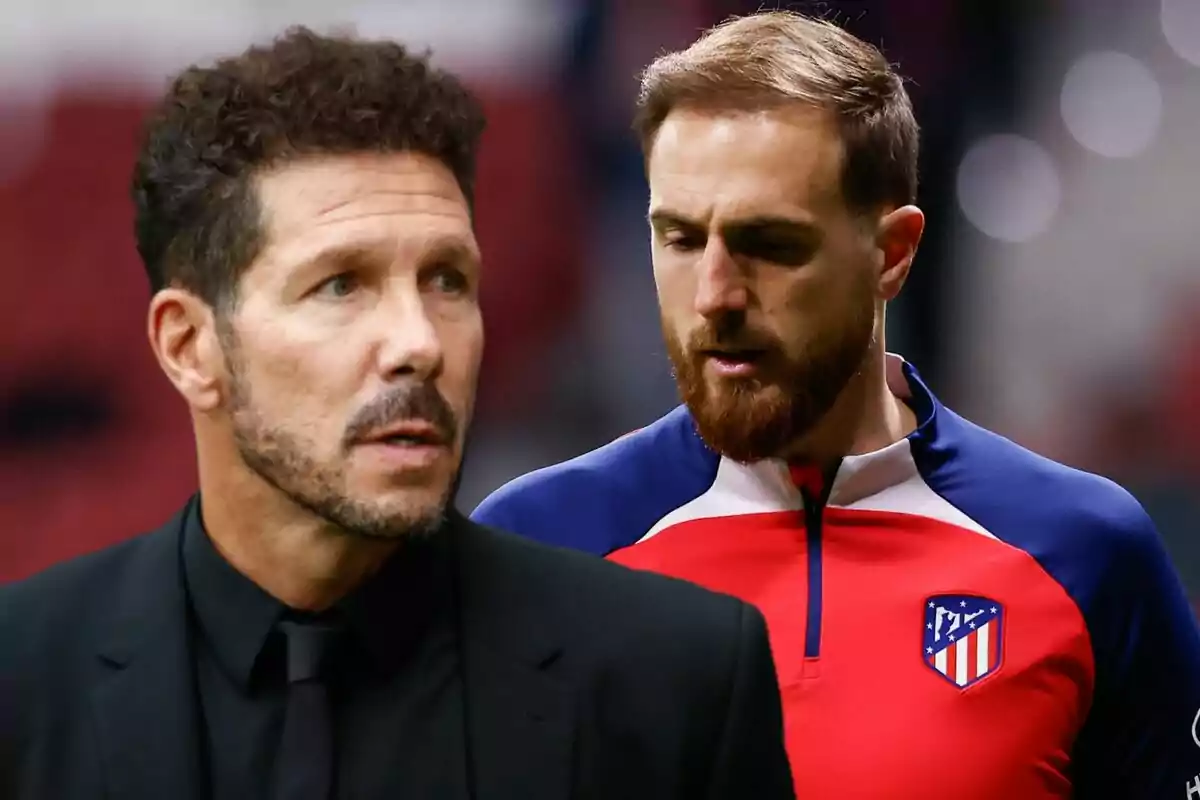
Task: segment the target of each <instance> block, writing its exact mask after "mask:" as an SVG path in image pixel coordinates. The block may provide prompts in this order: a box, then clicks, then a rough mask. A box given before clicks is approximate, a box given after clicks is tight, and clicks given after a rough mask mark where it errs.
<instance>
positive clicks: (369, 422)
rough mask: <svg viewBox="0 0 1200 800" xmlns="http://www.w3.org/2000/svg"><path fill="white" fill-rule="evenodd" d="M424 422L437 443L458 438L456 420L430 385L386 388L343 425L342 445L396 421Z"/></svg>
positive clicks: (353, 441) (440, 396) (356, 440)
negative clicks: (429, 426) (347, 423)
mask: <svg viewBox="0 0 1200 800" xmlns="http://www.w3.org/2000/svg"><path fill="white" fill-rule="evenodd" d="M414 421H419V422H424V423H426V424H428V425H431V426H432V427H433V428H434V430H435V431H436V432H437V437H438V439H439V440H440V441H439V442H438V443H439V444H450V443H451V442H453V441H454V440H455V439H456V438H457V437H458V417H457V416H456V415H455V413H454V409H452V408H451V407H450V404H449V403H448V402H446V398H445V397H443V396H442V393H441V392H439V391H438V389H437V387H436V386H434V385H433V384H432V383H415V384H406V385H402V386H397V387H395V388H392V389H389V390H388V391H386V392H384V393H383V394H381V395H380V396H379V397H377V398H375V399H374V400H372V401H371V402H370V403H369V404H367V405H365V406H363V407H362V408H361V409H359V410H358V412H357V413H355V415H354V417H353V418H352V419H351V420H350V424H349V425H347V426H346V435H345V440H344V441H345V443H346V444H347V445H352V444H355V443H357V442H361V441H363V440H364V439H366V438H368V437H370V436H371V435H372V434H374V433H375V432H376V431H379V430H381V429H383V428H386V427H388V426H390V425H395V424H396V423H398V422H414Z"/></svg>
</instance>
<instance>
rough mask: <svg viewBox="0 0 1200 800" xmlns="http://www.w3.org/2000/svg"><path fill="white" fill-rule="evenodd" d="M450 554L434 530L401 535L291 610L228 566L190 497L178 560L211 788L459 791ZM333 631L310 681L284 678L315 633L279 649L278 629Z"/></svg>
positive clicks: (236, 794) (461, 759)
mask: <svg viewBox="0 0 1200 800" xmlns="http://www.w3.org/2000/svg"><path fill="white" fill-rule="evenodd" d="M452 558H453V556H452V554H451V552H450V543H449V542H448V540H447V538H446V537H444V536H440V537H439V536H437V535H434V536H431V537H429V538H422V539H415V540H412V541H409V542H406V543H405V546H404V547H402V548H401V549H400V550H398V551H397V552H396V554H395V555H394V556H393V557H392V558H391V559H389V560H388V562H387V563H386V564H385V565H384V566H383V567H382V569H380V571H379V572H378V573H377V574H376V575H374V576H373V577H371V578H370V579H369V580H368V581H367V582H366V583H364V584H363V585H362V586H361V587H359V588H358V589H357V590H355V591H354V592H352V593H351V594H350V595H348V596H347V597H345V598H344V599H343V600H342V601H340V602H339V603H337V604H336V605H335V606H334V607H333V608H332V609H330V610H328V611H326V612H323V613H322V614H319V615H314V614H308V613H302V612H298V611H295V610H292V609H288V608H286V607H285V606H284V605H283V604H282V603H280V602H279V601H278V600H276V599H275V598H273V597H271V596H270V595H268V594H267V593H266V592H264V591H263V590H262V589H260V588H259V587H258V586H257V585H256V584H255V583H254V582H252V581H251V580H249V579H248V578H247V577H245V576H244V575H242V574H241V573H240V572H238V571H237V570H236V569H234V568H233V567H232V566H231V565H230V564H229V562H228V561H226V560H225V558H224V557H223V556H222V555H221V554H220V552H218V550H217V548H216V546H215V545H214V544H213V542H212V540H211V539H210V538H209V536H208V534H207V532H206V531H205V528H204V523H203V518H202V516H201V514H200V512H199V508H198V507H196V508H193V510H192V511H191V513H189V514H188V515H187V516H186V518H185V521H184V533H183V567H184V573H185V576H186V594H187V599H188V602H189V605H190V607H191V609H192V616H193V620H194V625H193V627H194V630H193V635H192V640H193V647H192V649H193V653H194V661H195V669H196V681H197V688H198V690H199V695H200V706H201V710H202V715H201V716H202V720H203V725H202V730H203V748H202V749H203V756H202V762H203V766H204V777H205V783H206V785H207V787H208V789H209V791H211V796H213V797H217V798H222V799H223V798H238V799H240V798H248V799H250V798H252V799H253V800H263V798H270V799H271V800H274V798H276V797H281V798H282V797H284V796H286V795H280V794H278V793H279V792H282V791H285V789H286V787H290V786H293V785H294V786H296V787H303V788H298V790H302V791H307V790H311V789H312V787H311V786H310V785H309V784H311V782H312V781H316V782H317V783H318V785H320V786H322V787H324V786H325V785H326V784H329V785H331V786H332V787H333V788H332V789H328V790H324V791H327V794H316V795H312V796H314V797H320V798H322V800H326V798H329V799H330V800H334V799H335V798H340V797H363V796H366V797H370V796H372V795H370V794H369V792H370V791H376V790H381V789H382V787H403V786H434V787H440V788H438V789H436V790H437V791H441V792H449V793H450V794H447V795H446V796H447V797H451V798H453V797H454V796H455V795H454V794H453V792H454V791H455V788H454V787H459V788H460V789H462V790H463V791H465V778H463V777H462V774H463V772H464V770H465V756H463V755H462V754H461V753H460V754H459V755H458V756H457V757H454V755H453V754H454V753H455V752H457V750H458V749H461V748H462V746H463V745H462V742H463V740H464V737H465V733H464V731H463V710H462V702H463V701H462V675H461V668H460V666H461V664H460V658H459V653H458V641H457V614H456V611H455V607H456V606H455V604H456V599H455V595H454V581H453V579H452V570H451V567H450V563H451V561H452ZM333 629H336V632H335V633H333V635H332V638H331V639H330V640H329V641H324V642H322V643H321V648H322V653H321V664H320V665H319V666H320V667H321V674H322V681H321V682H320V685H319V686H318V685H311V684H305V685H297V684H295V683H293V682H292V681H293V680H294V679H295V673H294V669H295V668H296V667H298V666H299V664H298V663H297V662H295V661H294V659H295V658H297V657H299V656H300V655H301V654H302V653H305V652H307V653H308V654H309V655H310V656H315V655H316V654H315V653H313V652H312V651H311V648H313V647H315V646H316V643H315V642H314V641H305V642H302V641H301V640H300V639H297V640H296V642H297V644H296V645H293V646H291V647H289V644H290V643H291V640H290V639H289V636H288V634H287V631H289V630H291V631H309V632H313V633H314V635H315V632H316V631H318V630H329V631H331V632H332V631H333ZM298 635H299V636H304V634H303V633H300V634H298ZM305 645H307V647H308V648H309V650H305V649H304V648H305ZM310 666H312V665H310ZM314 668H315V667H314ZM301 715H302V716H301ZM318 716H322V717H324V718H326V720H327V721H326V722H325V723H324V725H325V728H324V730H325V731H326V732H325V733H319V732H318V730H319V728H318V725H319V723H317V722H314V721H311V720H314V719H316V718H317V717H318ZM305 719H309V720H310V721H309V722H307V723H305V722H304V720H305ZM392 730H395V731H397V732H396V733H390V732H389V733H386V734H383V733H380V731H392ZM322 736H328V737H329V739H328V742H325V741H324V739H322V738H321V737H322ZM292 748H295V749H292ZM307 748H312V752H307V750H306V749H307ZM399 748H403V750H402V752H395V750H396V749H399ZM443 751H445V752H447V753H448V755H446V756H444V757H440V756H438V753H440V752H443ZM299 796H300V797H308V796H309V795H299Z"/></svg>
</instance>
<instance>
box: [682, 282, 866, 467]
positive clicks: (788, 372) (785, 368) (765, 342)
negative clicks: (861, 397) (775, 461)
mask: <svg viewBox="0 0 1200 800" xmlns="http://www.w3.org/2000/svg"><path fill="white" fill-rule="evenodd" d="M874 331H875V313H874V299H873V297H872V296H871V294H870V293H867V294H866V295H865V296H864V297H862V298H861V299H860V300H859V301H858V302H857V303H855V305H854V308H853V309H852V313H851V314H850V315H849V317H847V318H846V319H844V320H843V321H842V323H841V324H840V326H839V327H838V328H837V329H836V330H832V331H828V332H826V333H823V334H822V335H819V336H816V337H814V338H813V339H812V341H810V342H809V343H808V344H807V345H806V346H805V347H804V348H803V349H802V351H801V352H800V353H799V354H798V355H795V356H792V355H788V352H787V350H786V349H785V348H784V346H783V343H782V342H780V341H779V340H778V339H777V338H776V337H774V336H772V335H770V334H769V333H766V332H763V331H756V330H752V329H750V328H749V327H748V326H747V325H746V318H745V315H744V314H742V313H740V312H730V313H728V314H726V315H725V316H724V317H721V318H719V319H717V320H715V321H714V322H711V323H706V324H705V325H704V326H703V327H701V328H699V329H697V330H695V331H693V332H692V334H691V335H690V336H689V337H688V341H687V343H686V345H685V344H684V343H683V342H681V341H680V339H679V337H678V336H676V335H675V334H674V333H673V332H672V331H671V330H670V328H669V326H668V325H667V321H666V320H665V319H664V320H663V334H664V337H665V339H666V345H667V354H668V355H669V356H670V359H671V364H672V367H673V372H674V375H675V380H676V383H677V384H678V387H679V394H680V397H681V398H682V400H683V402H684V403H685V404H686V405H687V407H688V409H689V410H690V411H691V413H692V418H693V419H694V420H695V423H696V429H697V430H698V432H699V433H700V436H701V438H702V439H704V441H705V443H706V444H707V445H708V446H709V447H710V448H712V449H713V450H715V451H716V452H718V453H720V454H721V455H724V456H727V457H728V458H731V459H733V460H735V461H739V462H742V463H749V462H752V461H760V460H762V459H767V458H777V457H780V456H781V455H782V454H783V452H784V451H785V450H786V449H787V448H788V447H789V446H791V445H794V444H795V443H796V442H797V441H798V440H799V439H800V438H802V437H803V436H804V435H805V434H807V433H809V432H810V431H811V430H812V429H813V428H815V427H816V425H817V424H818V423H819V422H820V421H821V419H823V418H824V417H825V415H826V414H828V413H829V410H830V409H831V408H833V406H834V404H835V403H836V402H837V399H838V397H840V396H841V394H842V391H843V390H844V389H845V388H846V385H847V384H848V383H849V382H850V381H851V379H852V378H854V376H855V375H857V374H858V372H859V370H860V369H861V367H862V364H863V361H864V359H865V358H866V355H867V353H868V352H869V350H870V348H871V345H872V343H873V341H874ZM723 347H735V348H744V349H753V350H759V351H761V353H762V354H761V355H760V356H759V357H758V359H757V361H756V363H757V366H758V369H757V370H756V373H755V374H754V375H753V376H751V377H747V378H737V377H729V378H726V377H722V378H717V379H714V380H707V379H706V377H705V370H704V367H705V363H706V362H707V360H708V358H707V357H706V356H705V355H704V351H706V350H712V349H720V348H723Z"/></svg>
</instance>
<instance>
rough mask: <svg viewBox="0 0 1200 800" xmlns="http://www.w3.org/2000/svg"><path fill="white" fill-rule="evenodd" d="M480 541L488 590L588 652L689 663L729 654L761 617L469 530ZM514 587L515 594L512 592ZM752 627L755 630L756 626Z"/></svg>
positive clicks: (609, 566) (692, 589) (742, 607)
mask: <svg viewBox="0 0 1200 800" xmlns="http://www.w3.org/2000/svg"><path fill="white" fill-rule="evenodd" d="M473 527H474V528H475V530H476V531H477V532H478V536H479V538H481V539H485V540H486V542H487V544H486V545H485V547H486V548H487V550H488V551H489V552H488V553H487V554H486V556H485V557H486V558H488V562H489V572H491V573H492V575H493V579H494V580H496V581H498V584H497V585H494V586H492V587H491V588H492V590H493V591H503V592H504V593H505V594H507V595H509V596H510V597H511V596H512V594H513V593H514V592H520V594H521V595H522V597H523V600H524V603H525V604H526V606H527V607H528V608H529V609H530V613H533V614H536V615H538V616H539V617H541V618H543V619H545V620H547V621H549V622H551V623H552V624H553V625H554V626H555V627H556V628H558V629H560V630H562V631H565V632H567V633H568V635H570V636H572V637H575V638H576V639H577V640H578V642H579V643H583V644H585V645H586V647H587V648H588V649H590V650H594V651H595V650H600V651H607V652H617V653H625V654H641V655H646V656H649V657H651V658H653V657H657V656H664V657H665V656H667V655H668V654H669V655H670V657H671V658H670V660H679V661H680V662H681V663H688V662H689V659H690V658H696V657H705V655H706V654H707V655H708V656H711V655H713V654H714V653H717V652H720V651H726V652H728V653H730V654H732V653H733V652H734V651H736V649H737V647H738V646H739V643H740V642H741V641H742V639H743V638H744V637H747V636H749V637H753V636H754V635H756V633H758V632H759V631H761V632H762V635H763V636H764V637H765V626H764V625H763V623H762V621H761V615H760V614H759V612H758V611H757V610H755V609H754V608H753V607H751V606H749V605H747V604H746V603H744V602H742V601H741V600H738V599H737V598H734V597H732V596H729V595H724V594H720V593H717V592H713V591H710V590H708V589H705V588H702V587H700V586H698V585H696V584H693V583H690V582H687V581H683V580H679V579H676V578H670V577H666V576H663V575H659V574H655V573H651V572H645V571H641V570H635V569H631V568H628V567H624V566H621V565H619V564H615V563H613V562H611V561H608V560H605V559H603V558H598V557H596V556H593V555H591V554H588V553H583V552H579V551H576V550H571V549H568V548H562V547H556V546H550V545H546V544H543V543H540V542H534V541H530V540H528V539H526V538H524V537H520V536H516V535H513V534H510V533H507V532H504V531H500V530H496V529H491V528H485V527H483V526H473ZM517 587H519V588H517ZM756 623H757V627H756Z"/></svg>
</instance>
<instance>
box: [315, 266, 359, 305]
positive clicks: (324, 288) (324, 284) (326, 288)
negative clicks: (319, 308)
mask: <svg viewBox="0 0 1200 800" xmlns="http://www.w3.org/2000/svg"><path fill="white" fill-rule="evenodd" d="M358 286H359V281H358V279H357V278H356V277H355V276H354V275H353V274H352V273H349V272H341V273H338V274H337V275H332V276H330V277H328V278H326V279H325V280H323V281H321V282H320V283H318V284H317V285H316V286H315V287H313V290H312V292H311V294H312V295H313V296H315V297H321V298H324V299H327V300H338V299H341V298H344V297H349V296H350V295H352V294H353V293H354V291H355V290H356V289H357V288H358Z"/></svg>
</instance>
